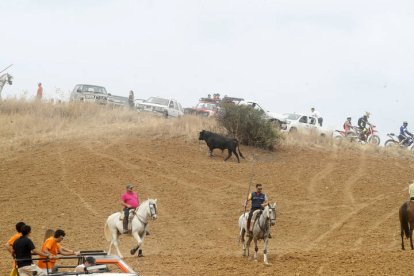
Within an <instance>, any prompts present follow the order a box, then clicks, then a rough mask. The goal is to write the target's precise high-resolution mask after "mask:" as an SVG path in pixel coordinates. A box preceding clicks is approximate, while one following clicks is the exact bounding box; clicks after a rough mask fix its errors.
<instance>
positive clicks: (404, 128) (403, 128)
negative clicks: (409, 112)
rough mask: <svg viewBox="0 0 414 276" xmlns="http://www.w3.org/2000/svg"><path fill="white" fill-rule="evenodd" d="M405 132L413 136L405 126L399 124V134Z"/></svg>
mask: <svg viewBox="0 0 414 276" xmlns="http://www.w3.org/2000/svg"><path fill="white" fill-rule="evenodd" d="M406 134H408V135H409V136H413V135H412V134H411V133H410V132H409V131H408V130H407V127H406V126H401V127H400V135H402V136H406Z"/></svg>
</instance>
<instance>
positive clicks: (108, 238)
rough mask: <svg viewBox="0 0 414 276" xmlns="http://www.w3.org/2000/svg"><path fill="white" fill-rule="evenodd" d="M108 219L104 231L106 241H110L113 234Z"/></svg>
mask: <svg viewBox="0 0 414 276" xmlns="http://www.w3.org/2000/svg"><path fill="white" fill-rule="evenodd" d="M108 220H109V219H107V220H106V222H105V227H104V233H105V239H106V241H108V242H110V241H111V240H112V234H111V229H109V225H108Z"/></svg>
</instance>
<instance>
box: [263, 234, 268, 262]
mask: <svg viewBox="0 0 414 276" xmlns="http://www.w3.org/2000/svg"><path fill="white" fill-rule="evenodd" d="M268 241H269V237H266V238H265V239H264V244H263V259H264V260H263V261H264V263H265V264H267V265H268V264H269V261H268V259H267V242H268Z"/></svg>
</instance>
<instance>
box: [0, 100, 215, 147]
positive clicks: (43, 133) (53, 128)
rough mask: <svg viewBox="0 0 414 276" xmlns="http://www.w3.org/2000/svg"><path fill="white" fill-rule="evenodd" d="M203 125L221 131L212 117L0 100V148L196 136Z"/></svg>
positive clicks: (193, 138) (190, 139)
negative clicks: (167, 116) (70, 141)
mask: <svg viewBox="0 0 414 276" xmlns="http://www.w3.org/2000/svg"><path fill="white" fill-rule="evenodd" d="M202 129H208V130H212V131H217V132H222V130H221V129H220V128H219V127H218V125H217V123H216V122H215V120H212V119H208V118H200V117H195V116H185V117H182V118H178V119H165V118H162V117H158V116H154V115H152V114H146V113H139V112H136V111H131V110H128V109H119V108H115V109H112V108H108V107H105V106H99V105H96V104H88V103H62V104H50V103H33V102H26V101H7V102H0V151H1V152H3V154H6V153H7V152H11V151H13V150H17V149H24V148H25V147H28V146H34V145H36V144H39V143H40V144H44V143H49V142H51V141H57V140H66V139H83V138H88V139H98V140H99V139H113V138H120V136H121V137H122V136H132V135H135V136H139V137H151V138H172V137H183V138H184V139H185V140H189V141H193V140H197V139H198V132H199V131H200V130H202Z"/></svg>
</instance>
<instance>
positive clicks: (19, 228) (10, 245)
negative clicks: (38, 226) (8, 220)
mask: <svg viewBox="0 0 414 276" xmlns="http://www.w3.org/2000/svg"><path fill="white" fill-rule="evenodd" d="M23 225H25V223H24V222H22V221H21V222H18V223H16V234H14V235H13V236H12V237H11V238H10V239H9V240H8V241H7V242H6V244H5V245H4V246H5V247H6V249H7V250H8V251H9V252H10V254H12V253H13V244H14V242H15V241H16V240H17V239H18V238H20V237H21V236H22V227H23Z"/></svg>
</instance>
